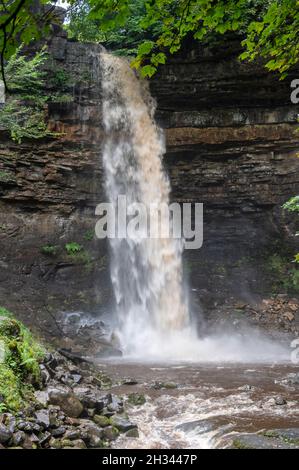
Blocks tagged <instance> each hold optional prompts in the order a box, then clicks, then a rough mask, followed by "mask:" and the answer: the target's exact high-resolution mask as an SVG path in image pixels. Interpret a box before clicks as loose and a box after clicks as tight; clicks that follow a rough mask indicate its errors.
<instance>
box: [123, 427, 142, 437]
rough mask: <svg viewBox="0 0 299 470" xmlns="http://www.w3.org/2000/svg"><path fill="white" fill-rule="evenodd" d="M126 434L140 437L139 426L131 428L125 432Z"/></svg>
mask: <svg viewBox="0 0 299 470" xmlns="http://www.w3.org/2000/svg"><path fill="white" fill-rule="evenodd" d="M125 436H126V437H134V438H138V437H139V431H138V428H133V429H129V431H127V432H126V433H125Z"/></svg>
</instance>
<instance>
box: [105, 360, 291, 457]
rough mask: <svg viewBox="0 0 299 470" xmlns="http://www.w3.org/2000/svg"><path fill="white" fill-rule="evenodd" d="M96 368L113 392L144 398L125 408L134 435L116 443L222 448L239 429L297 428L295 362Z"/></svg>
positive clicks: (112, 363) (110, 364)
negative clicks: (108, 380) (136, 435)
mask: <svg viewBox="0 0 299 470" xmlns="http://www.w3.org/2000/svg"><path fill="white" fill-rule="evenodd" d="M99 367H100V368H101V370H103V371H105V372H106V373H107V375H109V376H110V377H111V378H112V379H113V381H114V382H115V383H117V382H118V383H119V384H120V385H116V386H114V387H113V393H117V394H120V395H122V396H125V395H130V394H132V393H135V394H142V395H144V396H145V398H146V403H145V404H144V405H141V406H131V407H129V408H128V412H129V416H130V419H131V420H132V422H134V423H136V424H137V425H138V429H139V438H127V437H120V438H119V439H118V440H117V441H116V443H115V444H114V447H115V448H119V449H125V448H127V449H136V448H141V449H142V448H147V449H191V448H193V449H209V448H225V447H229V446H230V445H231V442H232V441H233V440H234V439H235V438H236V437H237V436H238V433H255V432H258V431H262V430H271V429H290V428H295V427H296V426H297V427H298V419H299V401H298V399H299V388H298V385H293V384H292V383H291V382H292V378H294V377H295V376H296V374H298V372H299V367H298V366H295V365H291V364H290V363H283V364H275V363H273V364H237V365H236V364H233V365H232V364H229V363H224V364H220V363H218V364H195V363H189V364H186V363H185V364H184V363H180V364H179V363H178V364H150V363H138V362H127V361H120V362H115V361H105V362H100V363H99ZM124 377H127V381H126V382H127V384H124V379H123V378H124ZM136 382H137V383H136ZM163 385H164V387H163ZM173 387H176V388H173Z"/></svg>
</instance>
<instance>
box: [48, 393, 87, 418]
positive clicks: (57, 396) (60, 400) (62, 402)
mask: <svg viewBox="0 0 299 470" xmlns="http://www.w3.org/2000/svg"><path fill="white" fill-rule="evenodd" d="M49 401H50V403H51V404H53V405H58V406H59V407H60V408H61V409H62V410H63V411H64V412H65V413H66V414H67V415H68V416H70V417H71V418H78V416H80V415H81V414H82V411H83V405H82V403H81V402H80V400H79V399H78V398H77V397H76V396H75V395H74V394H73V393H72V392H71V391H70V390H68V389H65V388H58V387H57V388H52V389H49Z"/></svg>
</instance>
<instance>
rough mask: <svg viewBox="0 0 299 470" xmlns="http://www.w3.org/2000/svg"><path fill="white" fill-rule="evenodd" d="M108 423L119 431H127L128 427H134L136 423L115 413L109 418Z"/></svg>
mask: <svg viewBox="0 0 299 470" xmlns="http://www.w3.org/2000/svg"><path fill="white" fill-rule="evenodd" d="M110 423H111V425H112V426H114V427H115V428H116V429H118V430H119V431H120V432H127V431H129V430H130V429H134V428H136V425H135V424H133V423H131V422H130V421H129V420H128V419H126V418H123V417H122V416H117V415H114V416H112V417H111V418H110Z"/></svg>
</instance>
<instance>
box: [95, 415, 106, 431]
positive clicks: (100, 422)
mask: <svg viewBox="0 0 299 470" xmlns="http://www.w3.org/2000/svg"><path fill="white" fill-rule="evenodd" d="M93 420H94V422H95V423H96V424H98V426H100V427H101V428H106V427H107V426H109V425H110V419H109V418H107V416H103V415H95V416H94V417H93Z"/></svg>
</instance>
